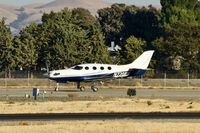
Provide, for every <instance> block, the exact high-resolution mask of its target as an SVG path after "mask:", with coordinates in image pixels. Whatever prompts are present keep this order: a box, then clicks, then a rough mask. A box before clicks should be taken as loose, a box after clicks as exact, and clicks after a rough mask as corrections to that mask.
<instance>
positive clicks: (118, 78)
mask: <svg viewBox="0 0 200 133" xmlns="http://www.w3.org/2000/svg"><path fill="white" fill-rule="evenodd" d="M120 79H121V78H118V86H119V87H120Z"/></svg>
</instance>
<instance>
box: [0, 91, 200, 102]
mask: <svg viewBox="0 0 200 133" xmlns="http://www.w3.org/2000/svg"><path fill="white" fill-rule="evenodd" d="M127 90H128V89H123V88H122V89H99V91H98V92H93V91H92V90H90V89H86V90H85V92H80V91H79V90H76V89H74V90H69V89H60V90H59V91H58V92H55V91H54V90H53V89H51V90H44V89H40V93H41V94H40V97H42V96H43V94H42V93H43V91H45V92H46V93H45V94H44V96H45V97H48V96H51V97H67V96H68V95H69V94H75V95H77V96H80V97H113V98H115V97H116V98H118V97H127ZM25 94H28V95H30V96H32V89H0V97H4V96H9V97H24V96H25ZM136 97H137V98H161V99H169V100H179V99H180V100H181V99H183V100H187V99H197V100H199V99H200V90H199V89H197V90H193V89H184V90H183V89H136Z"/></svg>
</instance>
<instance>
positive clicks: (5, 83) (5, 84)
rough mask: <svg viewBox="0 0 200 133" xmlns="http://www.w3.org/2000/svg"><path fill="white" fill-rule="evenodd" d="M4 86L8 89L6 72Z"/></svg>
mask: <svg viewBox="0 0 200 133" xmlns="http://www.w3.org/2000/svg"><path fill="white" fill-rule="evenodd" d="M4 86H5V88H7V73H6V71H5V77H4Z"/></svg>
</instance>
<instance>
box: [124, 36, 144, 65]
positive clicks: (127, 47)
mask: <svg viewBox="0 0 200 133" xmlns="http://www.w3.org/2000/svg"><path fill="white" fill-rule="evenodd" d="M144 45H145V41H142V40H141V39H137V38H136V37H134V36H130V37H129V38H128V39H127V40H126V42H125V44H124V45H123V48H122V49H123V50H122V51H121V63H123V64H127V63H131V62H133V60H135V59H136V58H137V57H138V56H139V55H141V54H142V52H143V47H144Z"/></svg>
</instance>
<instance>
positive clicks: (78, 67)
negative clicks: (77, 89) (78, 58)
mask: <svg viewBox="0 0 200 133" xmlns="http://www.w3.org/2000/svg"><path fill="white" fill-rule="evenodd" d="M72 69H74V70H82V69H83V67H82V66H74V67H72Z"/></svg>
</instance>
